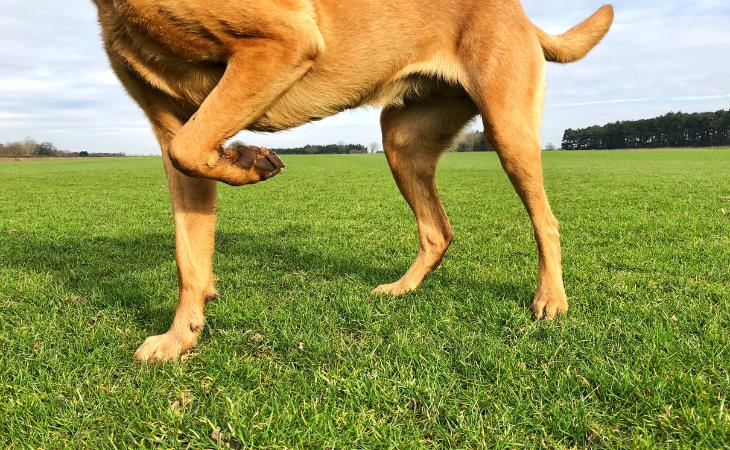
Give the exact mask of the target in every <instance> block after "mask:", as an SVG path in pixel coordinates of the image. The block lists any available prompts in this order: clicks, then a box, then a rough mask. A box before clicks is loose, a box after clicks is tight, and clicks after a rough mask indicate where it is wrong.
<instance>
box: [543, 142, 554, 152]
mask: <svg viewBox="0 0 730 450" xmlns="http://www.w3.org/2000/svg"><path fill="white" fill-rule="evenodd" d="M545 150H548V151H552V150H557V149H556V148H555V144H553V143H552V142H548V143H547V145H546V146H545Z"/></svg>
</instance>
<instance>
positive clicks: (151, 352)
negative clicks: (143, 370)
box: [134, 332, 194, 362]
mask: <svg viewBox="0 0 730 450" xmlns="http://www.w3.org/2000/svg"><path fill="white" fill-rule="evenodd" d="M193 346H194V345H190V344H187V345H186V344H184V343H183V342H182V340H181V339H180V338H179V337H178V336H177V335H176V334H175V333H172V332H167V333H165V334H161V335H159V336H150V337H148V338H147V339H145V341H144V342H143V343H142V345H140V346H139V348H138V349H137V351H136V352H134V359H136V360H137V361H141V362H145V361H147V362H167V361H175V360H177V359H178V358H179V357H180V356H181V355H183V354H184V353H187V352H188V351H189V350H190V349H191V348H192V347H193Z"/></svg>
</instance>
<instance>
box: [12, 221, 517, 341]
mask: <svg viewBox="0 0 730 450" xmlns="http://www.w3.org/2000/svg"><path fill="white" fill-rule="evenodd" d="M296 231H297V230H294V231H292V230H286V233H285V234H289V233H292V232H293V233H295V234H296ZM299 231H311V230H299ZM3 240H4V245H3V249H0V268H2V266H6V267H8V268H17V269H21V270H22V271H25V272H32V273H35V274H44V275H45V276H50V277H51V279H52V282H53V283H54V284H55V285H56V287H62V288H63V289H57V291H58V292H66V293H69V294H70V295H71V294H72V295H73V296H74V297H76V298H77V299H79V298H80V299H84V301H86V300H85V299H90V300H88V301H89V303H90V304H91V306H93V307H95V308H98V309H100V310H101V309H106V308H109V307H121V308H124V309H126V310H128V311H132V314H130V316H131V318H132V320H134V321H135V322H136V323H137V325H138V326H139V327H140V328H144V329H147V330H149V329H150V327H151V326H152V327H154V328H155V329H157V328H159V329H160V330H163V328H164V327H165V326H166V325H168V324H169V323H168V322H169V320H171V318H172V313H173V308H174V307H173V306H172V305H171V304H170V303H169V302H163V301H161V300H162V299H166V298H170V297H174V296H176V294H177V289H176V282H177V279H176V271H175V245H174V236H173V234H172V232H170V233H149V234H143V235H140V234H136V235H133V236H132V235H130V236H123V237H121V236H120V237H106V236H105V237H86V236H75V237H69V236H67V237H61V238H59V237H52V236H39V235H33V234H23V233H16V234H12V235H9V236H6V237H5V239H3ZM216 241H217V242H216V251H217V252H219V253H221V254H226V255H236V256H235V260H236V261H248V262H249V263H250V267H272V266H275V267H276V270H277V271H279V272H299V271H301V270H302V269H303V268H313V269H316V270H317V275H318V276H324V277H326V278H328V279H331V280H337V279H341V280H346V281H347V282H350V283H353V282H354V283H359V284H361V285H363V286H365V289H367V287H374V286H376V285H378V284H380V283H384V282H390V281H393V280H396V279H398V278H399V277H400V276H401V275H402V272H403V271H405V270H406V269H407V267H406V266H404V267H398V266H397V265H396V264H394V265H393V267H391V268H382V266H376V265H375V264H373V262H374V261H376V259H374V258H376V257H377V255H375V257H374V258H370V259H361V258H357V257H355V256H353V255H352V254H348V253H347V252H340V251H337V250H338V249H337V248H336V247H335V246H333V248H332V249H331V251H328V250H323V249H322V248H319V247H318V248H314V247H310V246H307V245H306V244H305V245H302V243H301V242H291V241H290V240H288V239H286V238H282V232H281V231H279V232H270V231H263V232H256V233H255V234H254V233H245V232H219V233H218V234H217V235H216ZM229 264H230V263H229ZM226 270H235V269H231V268H229V267H227V268H226ZM440 273H441V272H437V274H436V275H435V277H436V278H437V279H439V282H441V283H444V284H454V285H458V286H459V289H460V290H466V291H472V292H481V293H484V292H487V293H488V294H489V296H490V297H492V298H495V299H497V300H498V301H502V300H504V301H515V300H517V301H519V303H521V304H522V306H527V304H528V303H527V302H528V300H530V299H531V298H530V295H531V292H530V291H529V289H528V287H527V286H519V285H515V284H513V283H510V282H503V281H500V280H495V279H476V278H473V277H471V276H470V275H469V274H462V273H455V272H452V273H450V275H449V274H446V275H439V274H440ZM272 288H273V289H276V288H277V286H273V287H272ZM281 288H285V287H281ZM428 288H429V287H428V286H426V287H425V289H428ZM364 292H365V293H366V292H367V291H366V290H364ZM158 322H159V323H158Z"/></svg>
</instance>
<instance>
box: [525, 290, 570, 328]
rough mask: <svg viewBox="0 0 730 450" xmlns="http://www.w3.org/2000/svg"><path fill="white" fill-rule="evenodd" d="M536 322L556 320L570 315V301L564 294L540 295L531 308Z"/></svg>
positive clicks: (536, 297)
mask: <svg viewBox="0 0 730 450" xmlns="http://www.w3.org/2000/svg"><path fill="white" fill-rule="evenodd" d="M530 309H531V310H532V317H533V319H535V320H548V321H550V320H554V319H556V318H558V317H559V316H562V315H565V314H567V313H568V300H567V299H566V298H565V294H564V293H562V292H561V293H557V294H555V293H553V294H552V295H551V294H550V293H538V294H537V295H536V296H535V300H534V301H533V303H532V306H531V307H530Z"/></svg>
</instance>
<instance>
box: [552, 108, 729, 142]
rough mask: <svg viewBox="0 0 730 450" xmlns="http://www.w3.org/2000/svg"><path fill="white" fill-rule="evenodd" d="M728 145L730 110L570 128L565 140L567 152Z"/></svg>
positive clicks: (677, 113) (675, 114)
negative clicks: (575, 128)
mask: <svg viewBox="0 0 730 450" xmlns="http://www.w3.org/2000/svg"><path fill="white" fill-rule="evenodd" d="M727 145H730V110H727V111H726V110H720V111H716V112H705V113H693V114H687V113H682V112H676V113H669V114H665V115H663V116H660V117H655V118H653V119H645V120H633V121H623V122H614V123H609V124H607V125H603V126H592V127H588V128H582V129H577V130H573V129H568V130H565V136H564V137H563V149H565V150H612V149H626V148H665V147H719V146H727Z"/></svg>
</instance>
